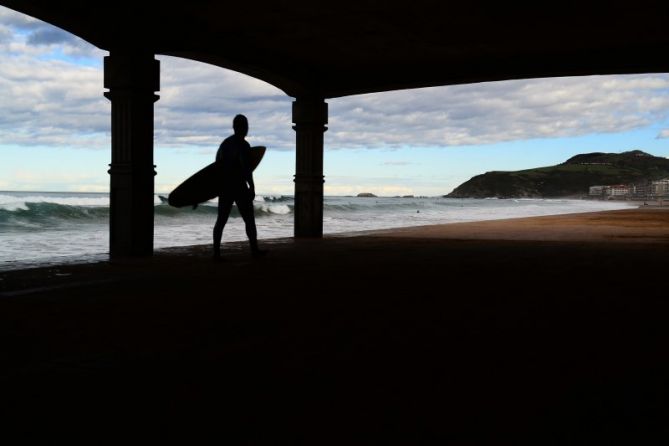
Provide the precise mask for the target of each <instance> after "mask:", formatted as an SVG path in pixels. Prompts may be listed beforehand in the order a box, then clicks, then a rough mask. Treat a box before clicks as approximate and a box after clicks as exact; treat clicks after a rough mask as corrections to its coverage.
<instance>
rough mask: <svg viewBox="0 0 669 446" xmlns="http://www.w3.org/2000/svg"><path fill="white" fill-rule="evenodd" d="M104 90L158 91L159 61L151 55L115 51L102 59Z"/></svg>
mask: <svg viewBox="0 0 669 446" xmlns="http://www.w3.org/2000/svg"><path fill="white" fill-rule="evenodd" d="M104 88H108V89H110V90H111V89H127V90H137V89H138V90H150V91H159V90H160V61H159V60H157V59H156V58H155V57H154V55H153V54H150V53H139V52H132V51H122V50H115V51H112V52H111V53H110V55H109V56H105V58H104Z"/></svg>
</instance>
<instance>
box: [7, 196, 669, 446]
mask: <svg viewBox="0 0 669 446" xmlns="http://www.w3.org/2000/svg"><path fill="white" fill-rule="evenodd" d="M373 232H374V233H370V234H357V235H355V236H328V237H325V238H323V239H299V240H296V239H291V238H286V239H277V240H275V241H273V242H267V245H268V247H269V249H270V252H269V254H268V255H267V256H266V257H265V258H261V259H252V258H251V257H250V255H249V253H248V250H247V246H246V243H244V242H236V243H231V244H229V245H227V246H226V247H227V249H226V252H225V255H224V261H223V262H220V263H219V262H214V261H213V260H212V259H211V252H210V247H209V246H207V245H198V246H192V247H187V248H173V249H166V250H160V251H159V252H157V253H156V255H154V256H153V257H151V258H145V259H132V260H125V261H114V262H101V263H91V264H80V265H63V266H58V267H49V268H42V269H39V268H37V269H32V270H23V271H13V272H12V271H9V272H3V273H0V278H2V280H0V286H1V287H3V288H2V292H0V295H1V296H2V297H1V298H0V348H2V349H3V353H4V354H3V368H2V370H3V372H2V373H1V374H0V391H2V394H3V402H4V404H5V405H8V407H10V409H11V412H10V415H11V417H9V418H5V421H6V422H7V423H9V424H11V425H12V426H17V425H21V423H24V424H26V423H27V424H28V429H30V426H32V427H33V429H34V426H37V425H39V426H44V425H49V426H55V427H53V429H55V432H61V433H65V434H72V432H75V433H76V432H81V429H82V426H85V427H86V428H90V429H92V430H94V432H115V433H118V434H119V435H125V434H128V435H129V434H130V430H131V429H130V428H131V427H132V428H133V429H134V430H136V429H137V428H139V429H140V431H141V432H143V433H144V434H146V435H150V438H153V439H155V438H157V437H160V436H161V435H165V436H169V435H171V434H172V433H173V431H174V430H175V429H176V430H177V431H180V432H181V433H183V434H185V435H187V436H188V438H192V436H193V435H203V436H205V437H209V438H221V436H222V435H223V436H224V438H225V439H227V440H231V439H232V438H235V439H243V440H244V441H245V442H246V443H249V442H251V443H253V444H276V443H277V441H280V442H283V441H286V442H288V443H289V444H290V443H291V442H292V443H294V442H293V441H292V440H294V439H296V438H297V439H303V440H304V444H322V445H330V444H331V445H335V444H370V441H371V440H374V441H371V442H372V443H374V442H377V443H378V442H383V443H392V442H393V441H395V442H397V441H399V442H400V443H402V444H415V443H416V441H415V440H416V439H419V440H420V441H418V442H419V443H421V444H445V443H448V440H449V439H451V440H453V439H456V440H458V439H461V440H463V441H465V440H466V441H465V442H466V443H469V444H491V440H494V441H492V443H496V442H497V441H498V440H499V439H509V440H513V441H510V443H517V442H518V441H516V440H520V439H525V440H533V443H534V444H546V442H547V439H551V440H552V444H567V443H569V440H570V439H573V438H580V439H583V440H584V441H585V442H586V443H591V444H597V443H599V442H601V441H603V440H607V441H608V440H611V441H614V440H620V439H621V438H624V439H626V440H630V441H631V440H639V439H640V438H642V439H644V438H648V439H652V438H657V436H656V435H657V434H658V433H659V432H662V430H663V429H664V428H665V420H666V416H665V415H666V412H665V411H664V409H663V408H664V407H665V406H664V405H662V404H660V405H658V402H661V401H666V398H669V390H667V389H666V386H665V381H666V376H667V374H669V361H667V360H666V345H667V343H669V326H668V324H667V323H666V314H669V301H667V299H666V294H667V287H668V286H669V283H668V282H669V281H668V280H667V276H666V261H667V258H669V209H640V210H639V209H629V210H622V211H606V212H598V213H591V214H573V215H566V216H551V217H532V218H524V219H511V220H503V221H502V220H493V221H488V222H479V223H461V224H448V225H441V226H437V227H434V226H432V227H415V228H402V229H399V230H395V231H373ZM630 408H634V411H630ZM72 420H76V423H74V424H73V423H72ZM13 423H15V424H13ZM655 423H657V424H655ZM221 426H223V427H224V428H225V432H224V433H223V434H222V433H221V429H222V427H221ZM126 429H127V431H126ZM134 430H133V435H134ZM584 430H585V431H584ZM268 432H269V433H270V436H269V438H268V437H267V433H268ZM549 443H550V442H549Z"/></svg>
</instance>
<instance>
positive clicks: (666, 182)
mask: <svg viewBox="0 0 669 446" xmlns="http://www.w3.org/2000/svg"><path fill="white" fill-rule="evenodd" d="M650 188H651V191H652V194H653V195H654V196H656V197H665V196H669V178H665V179H663V180H659V181H653V182H652V183H651V187H650Z"/></svg>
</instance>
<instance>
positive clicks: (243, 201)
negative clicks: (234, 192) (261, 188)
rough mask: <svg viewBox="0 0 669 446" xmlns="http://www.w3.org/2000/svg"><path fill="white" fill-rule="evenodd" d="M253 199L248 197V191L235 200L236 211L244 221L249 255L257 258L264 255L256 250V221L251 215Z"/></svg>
mask: <svg viewBox="0 0 669 446" xmlns="http://www.w3.org/2000/svg"><path fill="white" fill-rule="evenodd" d="M253 198H254V197H251V196H249V194H248V191H246V192H244V193H241V194H239V195H238V199H237V200H235V202H236V203H237V209H239V213H240V214H241V215H242V218H243V219H244V225H245V226H246V236H247V237H248V238H249V244H250V245H251V254H253V255H254V256H259V255H262V254H264V253H265V252H264V251H261V250H260V249H258V230H257V229H256V219H255V216H254V215H253Z"/></svg>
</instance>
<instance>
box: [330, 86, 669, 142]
mask: <svg viewBox="0 0 669 446" xmlns="http://www.w3.org/2000/svg"><path fill="white" fill-rule="evenodd" d="M330 108H331V113H332V118H331V119H330V124H331V125H330V128H331V132H330V134H329V135H328V137H329V142H330V143H331V144H332V145H334V146H342V147H351V148H360V147H388V146H390V147H392V146H454V145H471V144H487V143H496V142H502V141H511V140H521V139H531V138H555V137H565V136H578V135H585V134H590V133H608V132H622V131H627V130H631V129H636V128H641V127H644V126H647V125H650V124H651V123H654V122H658V121H660V120H663V119H665V118H666V116H667V114H668V113H667V112H668V111H669V76H667V75H636V76H591V77H581V78H553V79H534V80H517V81H505V82H491V83H485V84H470V85H458V86H450V87H438V88H427V89H420V90H404V91H396V92H388V93H379V94H370V95H361V96H356V97H349V98H341V99H336V100H333V101H331V106H330Z"/></svg>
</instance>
